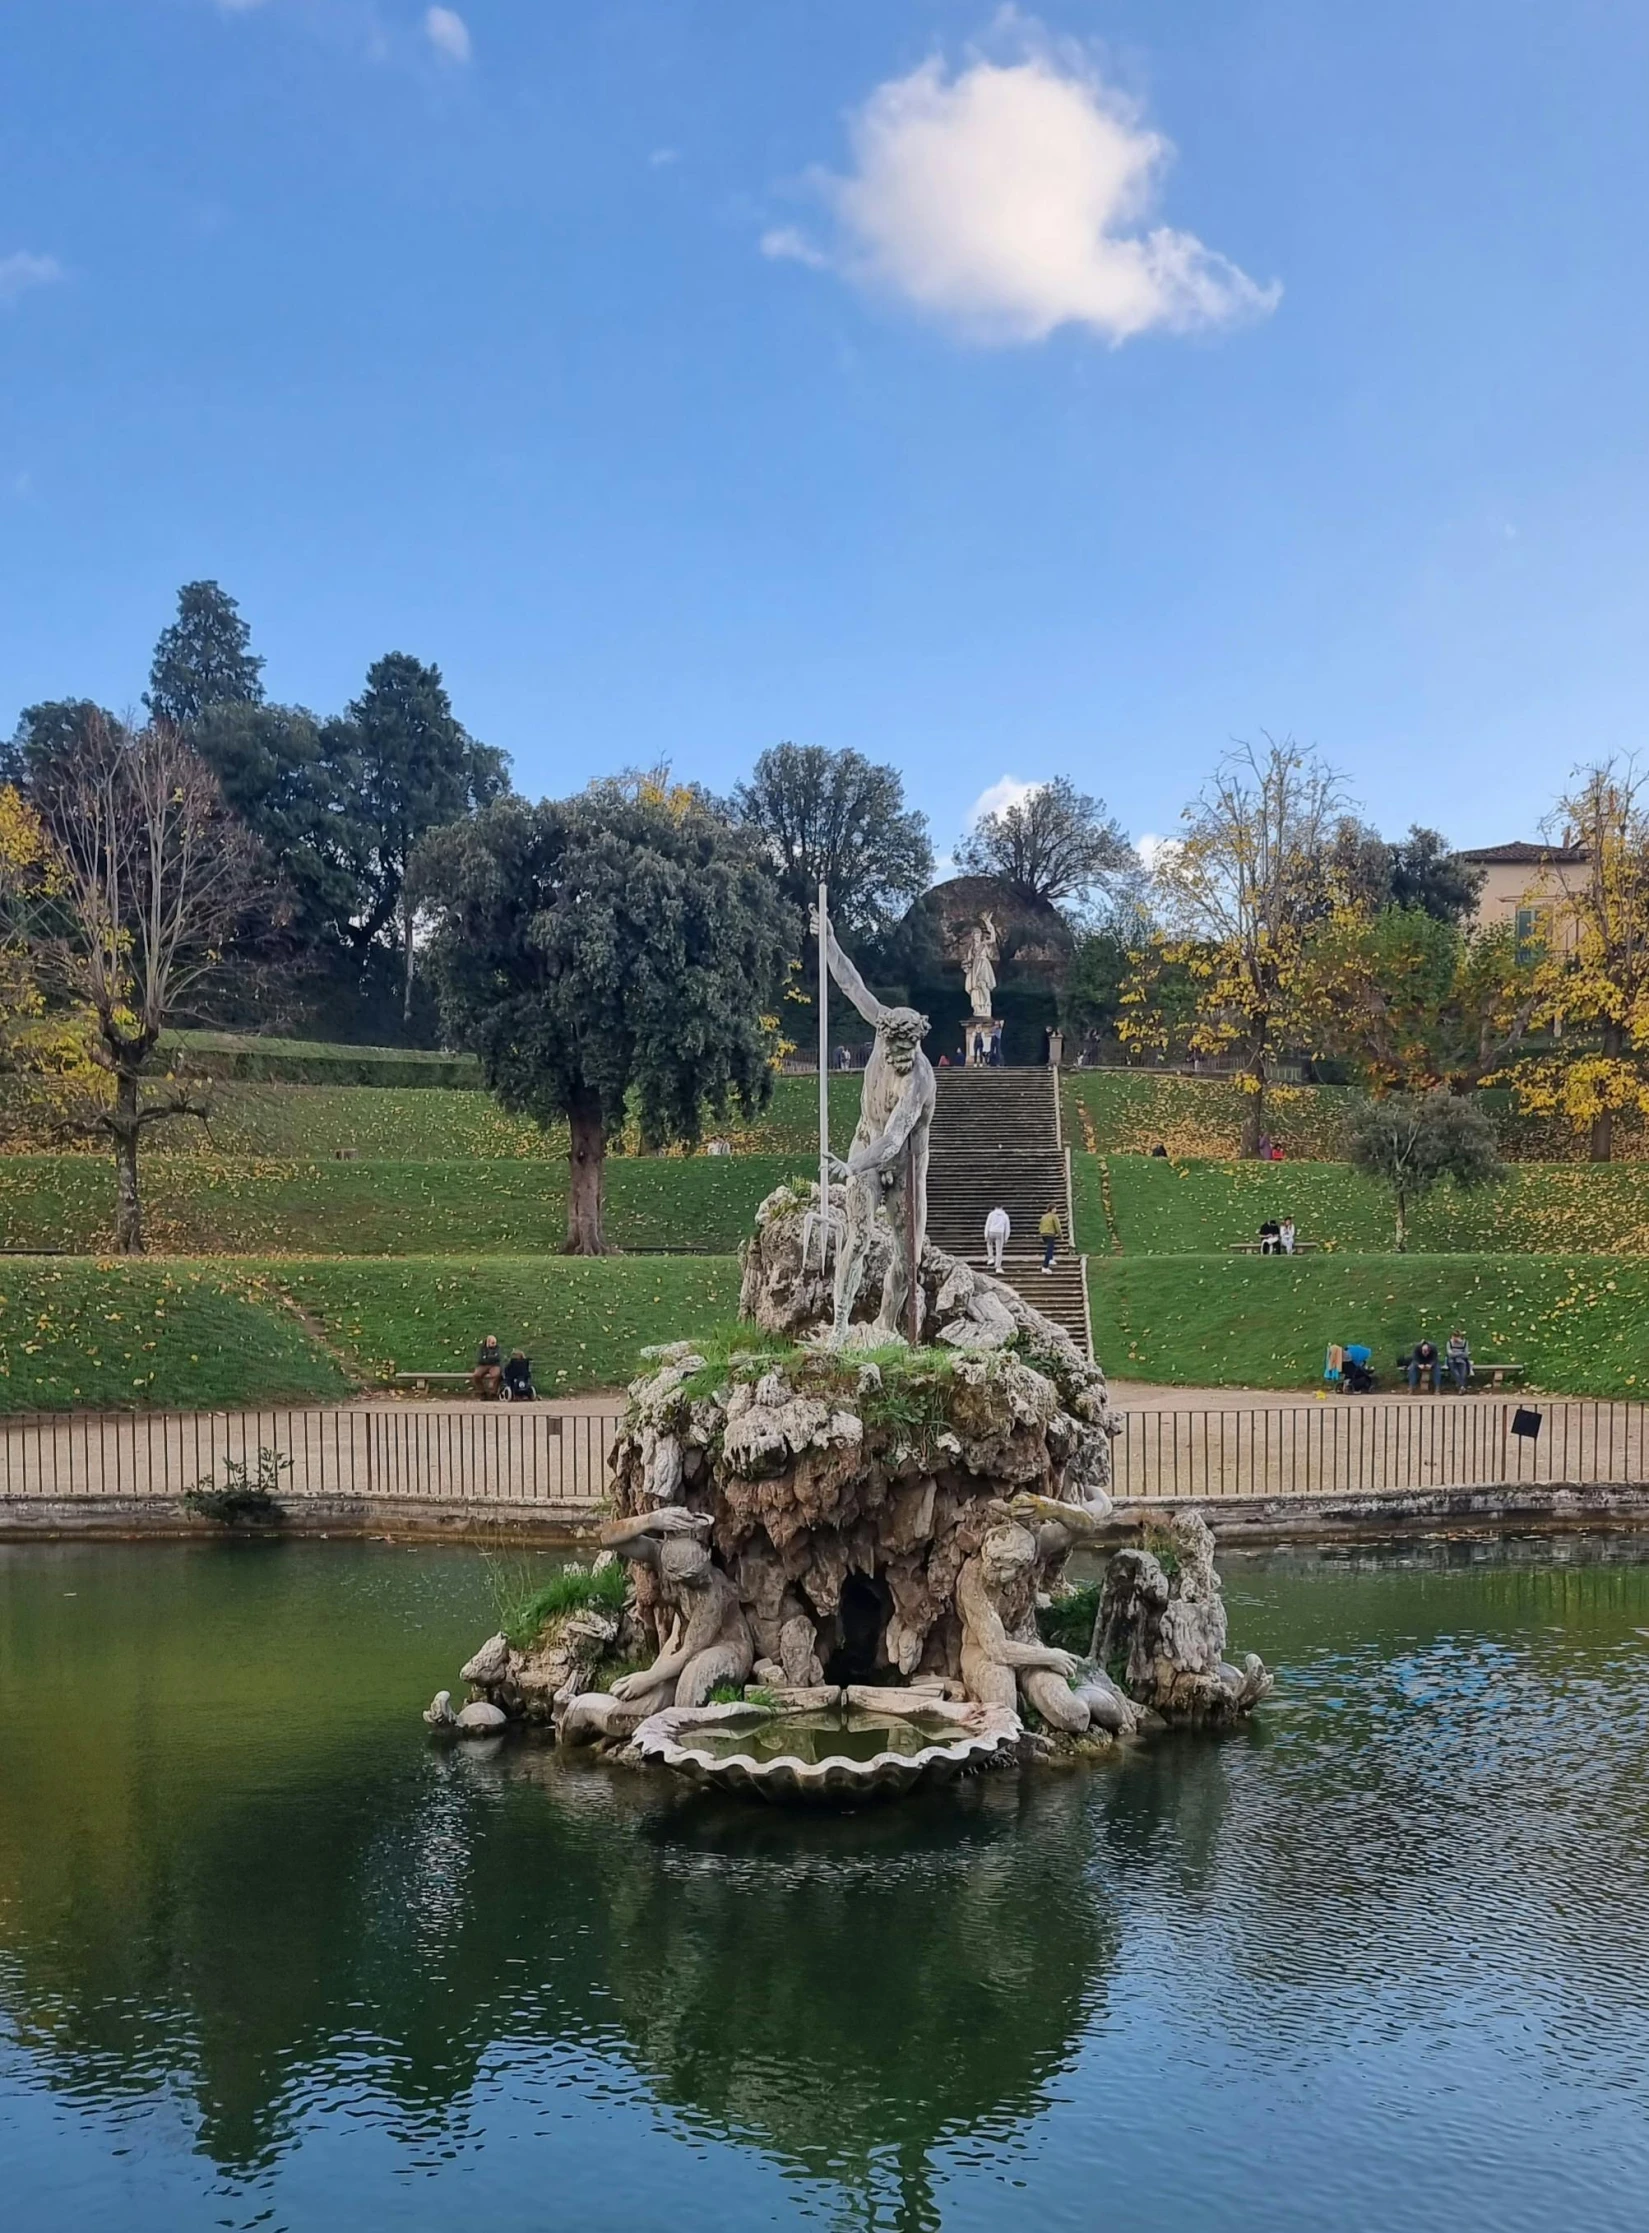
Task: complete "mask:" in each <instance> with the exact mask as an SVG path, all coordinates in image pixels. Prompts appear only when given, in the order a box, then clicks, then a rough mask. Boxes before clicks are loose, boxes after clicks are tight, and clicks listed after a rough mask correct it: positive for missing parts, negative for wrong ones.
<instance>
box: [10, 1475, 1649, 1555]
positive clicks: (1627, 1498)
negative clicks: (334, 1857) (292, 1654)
mask: <svg viewBox="0 0 1649 2233" xmlns="http://www.w3.org/2000/svg"><path fill="white" fill-rule="evenodd" d="M1170 1510H1186V1511H1196V1512H1200V1513H1201V1514H1202V1516H1203V1517H1204V1518H1205V1519H1206V1520H1207V1522H1208V1524H1209V1526H1210V1527H1211V1528H1213V1530H1214V1532H1215V1535H1216V1536H1217V1537H1218V1539H1219V1540H1220V1541H1221V1542H1224V1543H1231V1544H1238V1543H1253V1544H1265V1543H1290V1542H1314V1541H1331V1540H1336V1539H1338V1540H1358V1539H1362V1540H1369V1539H1373V1538H1377V1537H1380V1536H1390V1535H1405V1534H1413V1535H1424V1534H1430V1533H1434V1532H1435V1531H1436V1530H1437V1529H1439V1528H1451V1529H1453V1528H1478V1529H1481V1530H1483V1531H1484V1532H1489V1533H1492V1532H1493V1531H1494V1530H1496V1529H1498V1528H1504V1527H1515V1528H1518V1529H1520V1530H1522V1529H1528V1528H1541V1527H1545V1528H1550V1529H1552V1530H1553V1531H1554V1532H1560V1531H1562V1530H1564V1529H1567V1528H1596V1527H1598V1526H1600V1525H1603V1526H1609V1525H1613V1526H1619V1527H1646V1526H1649V1483H1645V1484H1644V1485H1643V1486H1642V1487H1633V1488H1623V1487H1621V1486H1620V1485H1619V1484H1614V1483H1611V1484H1607V1485H1604V1484H1594V1483H1586V1482H1573V1483H1559V1484H1557V1485H1554V1486H1542V1487H1539V1488H1534V1487H1517V1486H1515V1485H1510V1486H1501V1487H1494V1488H1479V1489H1410V1490H1404V1491H1400V1492H1392V1491H1387V1492H1383V1493H1378V1494H1376V1493H1372V1492H1367V1493H1357V1492H1354V1491H1339V1492H1337V1493H1335V1494H1334V1495H1331V1496H1264V1497H1208V1498H1200V1499H1199V1498H1192V1497H1186V1498H1182V1499H1180V1500H1178V1501H1177V1502H1176V1503H1175V1504H1173V1505H1167V1504H1151V1505H1143V1504H1136V1505H1131V1506H1127V1507H1123V1508H1119V1510H1118V1512H1117V1515H1116V1517H1115V1520H1114V1522H1113V1523H1112V1525H1111V1526H1109V1527H1107V1528H1105V1529H1103V1530H1102V1531H1101V1532H1100V1534H1099V1535H1098V1537H1097V1538H1096V1542H1095V1548H1097V1549H1100V1550H1104V1549H1108V1548H1112V1547H1114V1546H1116V1545H1118V1544H1121V1543H1125V1542H1131V1541H1133V1540H1134V1539H1135V1535H1136V1530H1137V1527H1138V1524H1139V1522H1140V1521H1141V1520H1144V1519H1149V1518H1150V1517H1151V1516H1152V1515H1154V1514H1161V1513H1164V1512H1166V1511H1170ZM599 1517H600V1515H599V1514H595V1513H592V1512H591V1510H590V1508H589V1506H588V1505H581V1506H577V1507H561V1508H558V1507H556V1506H553V1505H538V1506H530V1507H529V1506H521V1505H498V1504H487V1505H483V1504H454V1503H442V1502H439V1501H431V1502H420V1503H413V1502H411V1501H409V1500H408V1499H405V1498H394V1499H383V1498H379V1499H374V1498H365V1497H305V1498H303V1499H302V1500H298V1499H293V1500H291V1501H290V1502H289V1503H288V1504H287V1507H286V1515H285V1518H284V1521H283V1523H282V1525H281V1526H280V1527H278V1528H262V1529H259V1528H243V1527H226V1526H223V1525H222V1524H220V1523H218V1522H216V1521H212V1520H206V1519H202V1518H200V1517H199V1516H198V1515H196V1514H194V1513H191V1512H189V1511H187V1510H186V1509H185V1508H184V1506H183V1504H182V1503H181V1501H180V1500H179V1499H177V1498H175V1497H104V1496H98V1497H4V1496H0V1542H7V1541H11V1542H20V1541H29V1540H32V1539H41V1538H47V1539H50V1538H57V1539H62V1538H77V1537H78V1538H113V1539H117V1540H118V1539H120V1538H129V1539H133V1540H138V1539H145V1538H153V1539H164V1538H174V1539H187V1540H191V1541H196V1542H212V1541H219V1542H222V1541H232V1540H238V1539H246V1540H250V1539H253V1538H258V1537H261V1538H264V1539H269V1538H272V1537H278V1536H282V1535H285V1536H291V1537H294V1538H296V1537H301V1536H310V1537H314V1536H337V1537H340V1538H351V1537H363V1536H393V1537H395V1538H396V1539H397V1540H404V1541H427V1542H449V1543H464V1542H486V1543H496V1542H497V1541H498V1540H499V1539H500V1538H501V1537H508V1538H511V1539H515V1540H519V1541H522V1542H543V1543H550V1544H558V1545H562V1546H565V1547H566V1548H569V1549H572V1548H577V1547H579V1546H581V1545H585V1544H588V1543H589V1542H591V1541H592V1540H593V1539H594V1535H595V1530H596V1527H597V1525H598V1522H599Z"/></svg>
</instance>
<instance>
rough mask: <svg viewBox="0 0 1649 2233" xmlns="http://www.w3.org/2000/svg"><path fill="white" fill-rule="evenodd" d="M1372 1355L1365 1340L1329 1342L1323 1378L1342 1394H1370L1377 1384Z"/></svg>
mask: <svg viewBox="0 0 1649 2233" xmlns="http://www.w3.org/2000/svg"><path fill="white" fill-rule="evenodd" d="M1373 1357H1374V1352H1373V1350H1372V1349H1370V1348H1369V1346H1368V1344H1367V1342H1365V1341H1347V1342H1338V1341H1334V1342H1330V1344H1329V1348H1328V1356H1327V1358H1326V1359H1325V1361H1324V1364H1323V1378H1324V1379H1325V1380H1326V1381H1327V1382H1328V1384H1329V1386H1330V1387H1331V1388H1338V1389H1339V1390H1340V1391H1341V1393H1342V1394H1343V1395H1350V1396H1371V1395H1373V1393H1374V1391H1375V1389H1376V1388H1377V1387H1378V1386H1379V1382H1378V1380H1377V1379H1376V1378H1375V1374H1374V1366H1373Z"/></svg>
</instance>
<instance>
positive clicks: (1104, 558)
mask: <svg viewBox="0 0 1649 2233" xmlns="http://www.w3.org/2000/svg"><path fill="white" fill-rule="evenodd" d="M1646 112H1649V10H1645V9H1643V8H1641V7H1625V6H1619V5H1612V4H1606V0H1567V4H1566V5H1565V6H1564V7H1563V8H1562V9H1556V8H1545V7H1536V6H1533V5H1527V4H1518V0H1494V4H1492V5H1490V4H1488V0H1448V4H1447V5H1445V6H1443V7H1441V8H1440V7H1438V6H1437V5H1436V0H1428V4H1425V5H1422V4H1420V0H1381V4H1380V5H1379V6H1378V7H1375V8H1350V7H1344V6H1338V5H1325V4H1324V0H1132V4H1130V0H1116V4H1114V5H1112V4H1089V5H1075V4H1073V5H1065V6H1058V5H1048V6H1045V7H1042V8H1040V9H1039V10H1038V11H1037V12H1036V13H1035V14H1030V13H1025V12H1021V13H1014V12H1013V11H994V10H993V9H992V8H991V7H990V6H988V5H985V6H963V5H957V4H953V0H460V4H459V5H457V6H456V7H454V8H451V9H441V8H434V9H431V8H427V7H426V6H425V5H423V0H239V4H237V5H229V4H227V0H6V4H5V8H4V12H3V16H0V726H9V724H10V722H11V719H12V718H13V714H14V712H15V709H16V708H17V707H19V706H21V705H22V704H24V703H26V702H28V701H30V700H31V699H34V698H38V697H42V696H55V695H63V694H70V693H73V694H81V693H85V694H87V695H92V696H97V697H100V698H102V699H104V700H106V701H108V702H111V703H113V704H115V705H117V706H120V705H124V704H129V703H131V702H132V701H134V700H135V698H136V697H137V695H138V693H139V692H140V691H141V689H142V687H143V683H144V680H145V676H146V670H147V664H148V657H149V651H150V648H151V646H152V643H153V639H154V636H155V634H156V632H157V630H158V629H159V627H160V626H161V625H162V623H163V622H164V621H165V620H166V618H167V617H168V614H169V611H170V607H171V603H172V598H173V595H174V593H175V590H176V587H177V584H178V583H179V582H180V581H182V580H184V579H186V578H190V577H194V576H199V575H210V576H215V577H217V578H218V579H219V580H221V581H222V582H223V583H224V584H225V586H226V587H228V588H229V589H230V590H232V592H233V593H234V594H235V595H236V596H237V597H238V598H239V599H240V600H241V603H242V606H243V608H244V610H245V612H246V613H247V615H248V617H249V618H250V620H251V621H252V623H253V626H254V630H255V636H256V642H257V646H258V648H259V649H260V650H261V651H263V652H264V654H265V655H266V657H267V659H268V672H267V681H268V684H269V687H270V689H271V692H272V694H274V695H277V696H280V697H282V698H288V699H292V700H296V701H299V702H303V703H307V704H310V705H312V706H314V707H316V708H317V709H320V710H330V709H332V708H333V707H335V706H337V705H339V704H341V703H342V702H343V701H344V700H345V699H346V698H347V697H349V696H350V695H351V694H352V693H353V692H354V691H355V690H356V689H357V688H358V686H359V683H360V678H361V676H362V674H363V672H364V670H365V668H366V666H367V664H368V662H369V661H370V660H371V659H372V658H374V657H376V656H377V655H379V654H380V653H382V652H384V651H386V650H389V649H392V648H393V649H401V650H408V651H413V652H416V653H418V654H419V655H420V656H422V657H425V658H432V659H436V660H438V661H439V662H440V664H441V665H442V667H443V669H444V670H445V672H446V674H447V677H448V680H449V683H450V685H451V688H452V692H453V696H454V700H455V703H456V705H457V708H458V710H459V712H460V714H461V715H462V717H463V718H464V719H465V720H466V722H467V723H468V724H469V726H470V727H471V728H472V729H473V730H474V731H475V733H476V734H477V735H479V736H481V737H483V738H485V739H486V740H487V741H488V742H491V743H495V744H499V745H502V746H504V747H505V748H506V749H507V750H508V751H510V752H511V753H512V754H513V755H514V759H515V764H516V777H517V781H518V783H519V784H520V785H521V786H522V787H523V788H524V789H527V790H530V791H533V792H535V793H536V792H539V791H558V790H565V789H569V788H572V787H575V786H576V785H578V784H580V783H582V782H583V781H584V780H585V779H586V778H587V777H588V776H589V775H591V774H594V773H598V772H602V771H605V770H607V769H610V768H613V767H616V766H621V765H625V764H636V763H640V762H649V761H651V760H653V759H655V758H657V757H659V756H661V755H667V756H668V757H669V758H671V759H672V761H673V762H674V763H675V765H676V766H677V768H678V769H679V770H680V771H682V772H684V773H687V774H691V775H693V776H696V777H700V778H702V779H703V780H705V781H707V782H709V783H711V784H713V785H717V786H722V785H726V784H728V783H730V782H732V781H733V780H734V779H736V777H737V776H738V775H739V774H740V773H741V772H742V771H743V770H744V769H745V768H746V767H748V765H749V763H750V761H751V760H752V759H753V758H754V756H755V755H756V753H757V752H759V751H760V750H761V749H762V748H763V746H765V745H767V744H769V743H772V742H774V741H776V740H778V739H779V738H782V737H794V738H797V739H800V740H802V741H806V742H818V743H823V744H829V745H854V746H857V747H858V748H859V749H860V750H862V751H864V752H867V753H869V754H870V755H872V756H873V757H876V758H886V759H889V760H892V761H894V762H895V763H896V764H897V765H898V766H899V767H900V768H901V769H902V770H903V771H904V773H905V775H906V779H907V783H908V785H909V789H910V791H911V794H912V796H913V797H914V799H915V800H916V801H917V803H919V804H920V805H922V806H923V807H924V808H925V809H926V810H927V811H928V813H929V814H930V815H931V817H932V819H933V824H934V831H935V835H936V838H937V839H938V840H939V841H940V842H941V844H944V843H947V842H948V841H949V840H950V839H951V838H952V837H953V836H954V834H955V833H956V831H957V830H958V828H959V827H960V826H961V825H962V823H963V821H964V819H965V817H966V816H967V814H968V813H969V811H970V809H971V808H972V806H973V804H974V802H975V801H976V800H977V799H978V797H979V796H980V794H981V793H983V792H985V791H987V790H988V789H989V788H990V787H991V786H993V785H995V784H997V783H999V782H1000V781H1001V779H1003V778H1004V777H1013V778H1017V779H1018V780H1020V781H1027V780H1034V779H1036V778H1038V777H1046V776H1049V775H1052V774H1055V773H1060V772H1068V773H1070V774H1072V775H1073V776H1075V777H1076V778H1077V779H1078V780H1079V781H1080V782H1081V783H1083V784H1084V785H1085V786H1086V787H1088V788H1089V789H1092V790H1095V791H1098V792H1101V793H1102V794H1103V795H1104V796H1105V797H1106V799H1107V800H1108V801H1109V802H1110V804H1111V806H1112V807H1113V808H1114V809H1115V810H1116V812H1117V813H1118V814H1119V815H1120V816H1121V818H1122V820H1123V821H1124V823H1125V824H1126V826H1127V827H1128V828H1129V829H1130V830H1131V831H1132V832H1134V833H1135V834H1136V835H1139V834H1142V833H1147V832H1161V831H1164V830H1168V829H1171V828H1172V826H1173V823H1174V819H1175V817H1176V815H1177V813H1178V810H1179V808H1180V806H1181V805H1182V804H1183V803H1184V801H1185V799H1186V797H1187V796H1188V795H1189V794H1190V792H1191V791H1192V790H1194V789H1195V787H1196V785H1197V783H1198V782H1199V781H1200V779H1201V777H1202V775H1203V773H1204V772H1205V770H1206V769H1207V768H1208V766H1209V765H1210V764H1211V763H1212V761H1213V760H1214V759H1215V758H1216V757H1217V756H1218V754H1219V752H1220V751H1221V749H1222V748H1223V746H1224V745H1225V743H1226V741H1227V740H1228V739H1230V738H1232V737H1234V736H1252V735H1254V734H1255V733H1256V732H1257V731H1259V730H1260V729H1262V728H1264V729H1270V730H1272V731H1274V732H1282V731H1287V730H1292V731H1293V732H1294V733H1295V734H1296V735H1297V736H1299V737H1300V738H1301V739H1303V740H1306V741H1311V742H1315V743H1316V744H1318V745H1319V746H1320V747H1321V748H1322V750H1323V751H1324V752H1325V754H1326V755H1327V756H1328V757H1329V758H1331V759H1332V760H1333V761H1334V762H1335V763H1336V764H1338V765H1339V766H1341V767H1342V768H1344V769H1345V770H1347V771H1348V772H1349V774H1350V776H1351V777H1352V780H1353V784H1354V787H1355V788H1356V790H1357V791H1358V792H1359V794H1360V796H1361V798H1362V800H1363V802H1364V804H1365V806H1366V808H1367V809H1368V810H1369V812H1370V814H1371V815H1372V817H1373V818H1374V819H1375V820H1377V821H1379V822H1380V823H1381V824H1382V825H1384V826H1386V827H1388V828H1391V829H1394V830H1396V829H1401V828H1402V827H1404V826H1405V825H1406V824H1407V823H1408V822H1409V821H1410V820H1411V819H1413V818H1415V817H1416V816H1421V817H1423V818H1425V819H1428V820H1431V821H1434V822H1436V823H1438V824H1439V825H1440V826H1442V827H1443V828H1444V829H1445V830H1447V831H1448V832H1449V833H1450V834H1451V835H1452V836H1453V837H1454V838H1455V839H1456V840H1457V841H1458V842H1462V843H1474V842H1475V843H1484V842H1488V841H1490V840H1493V839H1496V838H1502V837H1506V836H1509V835H1513V834H1530V833H1531V832H1532V830H1533V828H1534V825H1535V824H1536V822H1537V821H1538V819H1539V817H1540V815H1541V814H1542V813H1543V811H1544V810H1545V808H1546V807H1547V805H1548V803H1549V801H1550V800H1551V798H1552V795H1553V793H1554V790H1555V788H1556V787H1557V785H1558V784H1559V783H1560V782H1561V780H1562V778H1563V776H1564V774H1565V773H1566V771H1567V770H1568V768H1569V767H1570V766H1571V765H1572V764H1573V763H1574V762H1575V761H1576V760H1577V759H1579V758H1581V757H1583V756H1592V755H1596V754H1598V753H1607V752H1609V751H1629V750H1631V749H1633V748H1636V747H1638V746H1640V745H1642V744H1643V743H1644V742H1645V741H1646V740H1645V737H1644V719H1643V709H1644V706H1645V702H1646V694H1649V596H1646V591H1649V442H1646V431H1649V430H1646V418H1649V378H1646V370H1645V368H1646V367H1649V286H1646V284H1645V282H1646V271H1645V264H1646V250H1645V237H1646V225H1645V219H1646V206H1649V133H1646V131H1645V129H1644V121H1643V120H1644V116H1645V114H1646Z"/></svg>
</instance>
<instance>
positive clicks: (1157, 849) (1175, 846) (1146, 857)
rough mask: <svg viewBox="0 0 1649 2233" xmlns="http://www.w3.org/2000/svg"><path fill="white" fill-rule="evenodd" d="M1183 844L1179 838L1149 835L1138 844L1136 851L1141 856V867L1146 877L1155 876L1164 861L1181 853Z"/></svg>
mask: <svg viewBox="0 0 1649 2233" xmlns="http://www.w3.org/2000/svg"><path fill="white" fill-rule="evenodd" d="M1181 843H1182V840H1181V839H1179V838H1177V837H1151V836H1149V835H1147V836H1145V837H1142V838H1140V839H1139V840H1138V841H1137V842H1136V844H1135V846H1134V851H1135V852H1136V853H1137V854H1138V855H1139V860H1140V866H1141V867H1142V868H1143V869H1144V871H1145V873H1146V875H1147V876H1153V875H1155V873H1156V871H1157V869H1158V867H1159V866H1160V865H1161V863H1162V862H1163V861H1164V860H1168V859H1171V858H1172V857H1173V855H1174V854H1175V853H1177V852H1178V851H1179V849H1180V845H1181Z"/></svg>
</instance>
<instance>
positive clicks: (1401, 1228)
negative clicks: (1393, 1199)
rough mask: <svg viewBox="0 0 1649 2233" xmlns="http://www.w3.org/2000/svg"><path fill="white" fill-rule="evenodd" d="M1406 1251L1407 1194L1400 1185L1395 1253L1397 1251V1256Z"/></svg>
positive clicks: (1404, 1254) (1407, 1239) (1407, 1249)
mask: <svg viewBox="0 0 1649 2233" xmlns="http://www.w3.org/2000/svg"><path fill="white" fill-rule="evenodd" d="M1408 1252H1409V1205H1408V1196H1407V1195H1406V1194H1405V1193H1404V1192H1403V1189H1402V1188H1401V1187H1399V1188H1398V1189H1397V1253H1398V1255H1399V1256H1406V1255H1407V1254H1408Z"/></svg>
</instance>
